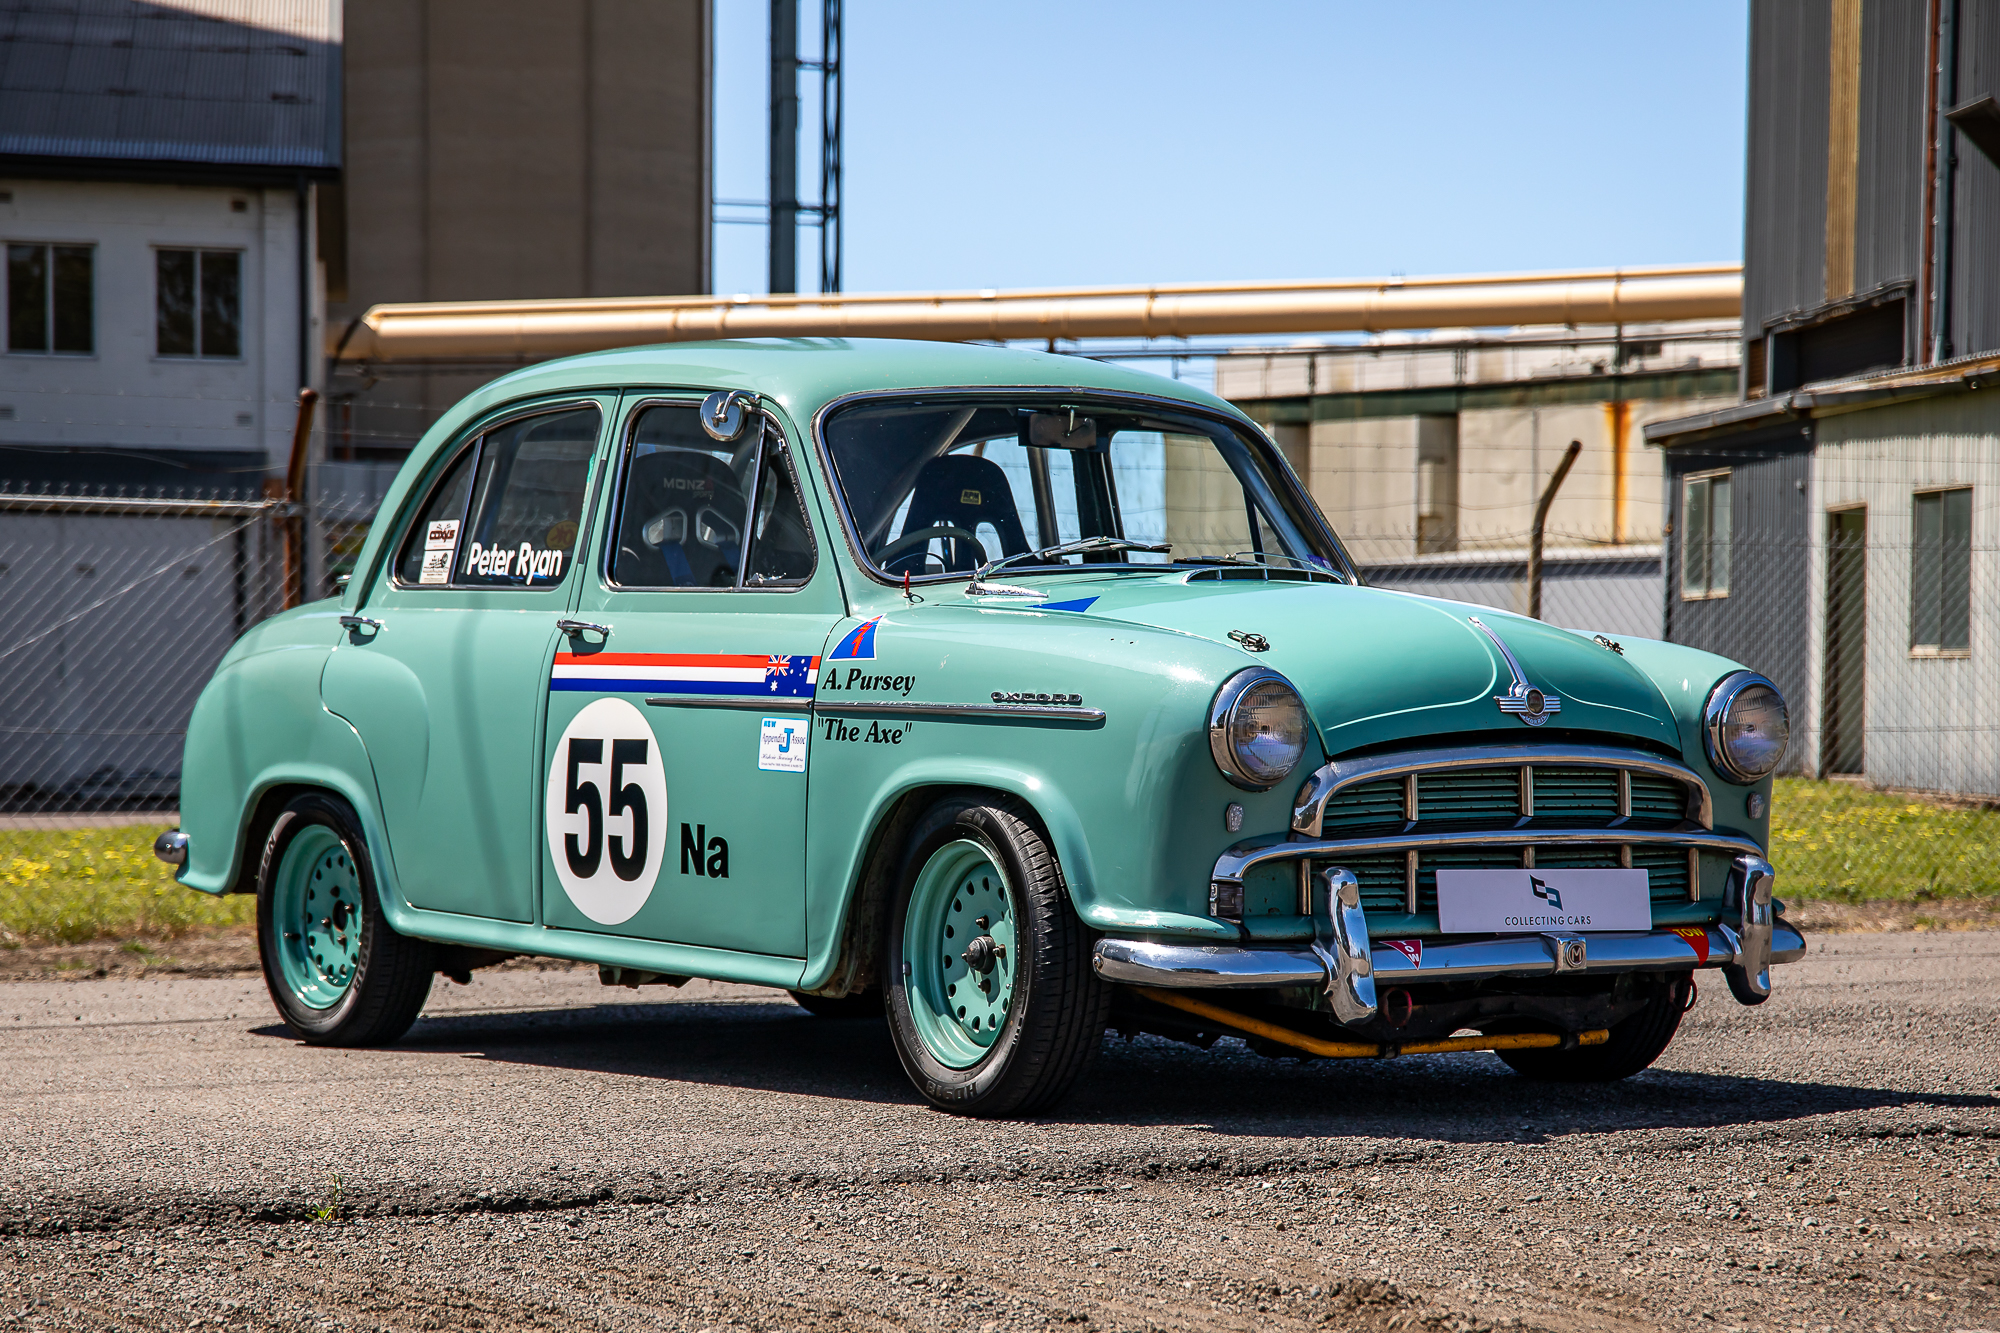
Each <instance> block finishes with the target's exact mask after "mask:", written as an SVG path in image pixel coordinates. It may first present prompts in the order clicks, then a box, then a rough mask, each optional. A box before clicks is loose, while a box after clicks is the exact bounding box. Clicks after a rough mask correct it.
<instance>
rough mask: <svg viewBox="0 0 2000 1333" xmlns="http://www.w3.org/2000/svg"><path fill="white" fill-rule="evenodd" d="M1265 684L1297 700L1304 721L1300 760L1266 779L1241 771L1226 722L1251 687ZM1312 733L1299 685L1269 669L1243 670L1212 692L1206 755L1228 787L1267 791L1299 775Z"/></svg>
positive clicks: (1309, 716)
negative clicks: (1210, 758) (1272, 682)
mask: <svg viewBox="0 0 2000 1333" xmlns="http://www.w3.org/2000/svg"><path fill="white" fill-rule="evenodd" d="M1266 681H1275V682H1276V683H1277V684H1279V685H1282V686H1284V687H1285V689H1286V690H1287V691H1289V692H1290V693H1291V696H1292V697H1293V698H1294V699H1296V700H1298V704H1299V716H1300V718H1301V720H1302V722H1303V734H1302V736H1301V742H1302V743H1301V745H1300V746H1299V757H1298V758H1297V759H1294V760H1293V761H1292V762H1291V763H1290V764H1289V765H1288V766H1287V767H1286V768H1285V771H1284V772H1282V773H1279V774H1276V775H1275V776H1273V777H1271V778H1270V779H1269V780H1265V779H1262V778H1256V777H1252V776H1251V775H1250V774H1248V773H1246V772H1244V771H1243V768H1242V766H1241V764H1240V763H1238V761H1237V758H1236V750H1235V747H1234V746H1232V745H1230V743H1229V722H1230V718H1231V717H1232V716H1234V714H1235V712H1236V705H1237V704H1239V703H1241V702H1242V700H1243V696H1244V695H1245V694H1248V693H1249V692H1250V690H1251V688H1252V687H1253V686H1257V685H1261V684H1263V683H1265V682H1266ZM1311 734H1312V713H1311V711H1310V710H1308V709H1307V708H1306V700H1305V696H1304V695H1302V694H1300V693H1299V687H1298V686H1296V685H1294V684H1292V682H1291V681H1289V680H1287V679H1286V678H1285V677H1284V675H1283V674H1281V673H1280V672H1276V671H1273V670H1271V669H1270V668H1269V667H1245V668H1244V669H1243V670H1241V671H1239V672H1237V673H1236V674H1235V675H1233V676H1231V677H1230V678H1229V679H1228V680H1225V681H1223V682H1222V688H1221V689H1219V690H1217V691H1216V692H1215V699H1214V702H1212V703H1211V704H1210V705H1209V708H1208V752H1209V755H1210V757H1212V758H1213V759H1214V760H1215V766H1216V767H1217V768H1218V769H1220V770H1221V771H1222V776H1223V777H1225V778H1227V779H1228V780H1229V782H1230V784H1231V785H1233V786H1237V787H1241V788H1242V789H1243V790H1244V791H1269V790H1271V788H1273V787H1275V786H1277V785H1278V784H1279V783H1281V782H1283V781H1284V780H1285V779H1286V778H1288V777H1290V776H1291V775H1292V774H1294V773H1296V772H1298V768H1299V764H1300V763H1302V762H1303V761H1304V759H1305V752H1306V749H1307V748H1308V747H1309V746H1310V744H1311V739H1310V738H1311Z"/></svg>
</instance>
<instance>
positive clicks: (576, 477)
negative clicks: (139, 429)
mask: <svg viewBox="0 0 2000 1333" xmlns="http://www.w3.org/2000/svg"><path fill="white" fill-rule="evenodd" d="M1788 739H1789V733H1788V723H1787V718H1786V711H1785V704H1784V701H1783V700H1782V699H1781V698H1780V697H1779V694H1778V692H1777V690H1776V689H1775V688H1774V687H1773V686H1772V685H1771V683H1770V682H1769V681H1767V680H1765V679H1764V678H1763V677H1761V676H1758V675H1756V674H1755V673H1753V672H1750V671H1746V670H1744V669H1743V668H1741V667H1739V666H1738V665H1737V664H1735V663H1732V662H1728V661H1725V660H1723V659H1721V658H1718V657H1714V656H1711V655H1709V654H1706V653H1702V652H1698V651H1695V650H1692V649H1689V648H1685V647H1679V646H1675V645H1672V644H1667V643H1653V642H1636V641H1632V640H1627V641H1625V642H1624V643H1623V644H1618V643H1614V642H1612V641H1611V640H1610V639H1608V638H1605V637H1603V636H1592V635H1589V634H1582V633H1575V632H1571V631H1568V630H1562V629H1557V628H1555V627H1553V626H1550V625H1546V624H1543V623H1541V622H1539V621H1536V620H1528V619H1523V618H1522V617H1519V616H1515V615H1510V614H1507V613H1505V612H1501V611H1496V610H1492V609H1490V608H1485V607H1479V606H1471V605H1465V604H1460V603H1454V602H1446V601H1437V600H1432V599H1429V598H1424V597H1419V596H1413V595H1410V594H1406V593H1399V592H1389V591H1382V590H1378V589H1372V588H1369V587H1367V586H1366V585H1365V584H1364V582H1363V580H1362V579H1361V578H1360V577H1359V576H1358V575H1357V573H1356V571H1355V568H1354V566H1353V564H1352V563H1351V562H1350V561H1349V559H1348V557H1347V555H1346V553H1345V552H1344V551H1343V549H1342V547H1341V545H1340V543H1339V541H1338V539H1337V538H1336V537H1335V536H1334V534H1333V533H1332V531H1330V530H1329V528H1328V526H1327V524H1326V521H1325V519H1324V518H1323V517H1322V516H1321V514H1320V512H1319V510H1318V509H1317V508H1316V507H1315V505H1314V504H1313V501H1312V499H1311V497H1310V496H1309V495H1308V493H1307V491H1306V489H1305V487H1304V486H1303V485H1301V484H1300V482H1299V480H1298V478H1297V477H1296V476H1294V475H1293V474H1292V472H1290V471H1289V470H1288V469H1287V467H1286V464H1285V462H1284V460H1283V458H1282V456H1281V454H1280V453H1279V451H1278V450H1277V449H1276V448H1275V447H1274V446H1273V444H1272V443H1271V441H1270V440H1269V439H1268V438H1266V436H1265V435H1264V434H1263V433H1262V432H1261V431H1260V430H1259V429H1258V428H1257V427H1256V426H1255V425H1254V424H1253V423H1252V422H1251V421H1250V420H1249V419H1248V418H1247V417H1245V416H1244V415H1243V414H1242V413H1240V412H1239V411H1237V410H1236V409H1235V408H1232V407H1231V406H1229V405H1228V404H1227V403H1225V402H1223V401H1221V400H1220V399H1217V398H1215V397H1213V396H1211V395H1209V394H1207V393H1204V392H1201V391H1199V390H1196V389H1192V388H1189V387H1187V386H1183V385H1180V384H1176V383H1173V382H1170V381H1168V380H1164V379H1161V378H1157V377H1155V376H1152V375H1148V374H1144V373H1140V372H1136V371H1131V370H1126V369H1121V368H1118V367H1114V366H1108V365H1104V364H1099V363H1095V362H1092V361H1088V360H1083V359H1078V358H1068V357H1056V356H1045V355H1041V354H1038V353H1025V352H1016V351H1007V350H998V349H992V348H976V347H967V346H957V345H949V344H933V343H901V342H865V341H856V342H826V343H810V342H782V343H781V342H740V343H714V344H688V345H676V346H665V347H652V348H637V349H631V350H625V351H619V352H611V353H603V354H597V355H591V356H583V357H576V358H573V359H569V360H564V361H557V362H551V363H547V364H543V365H538V366H535V367H533V368H530V369H527V370H523V371H520V372H517V373H515V374H511V375H508V376H506V377H504V378H502V379H499V380H496V381H494V382H493V383H491V384H489V385H487V386H486V387H484V388H482V389H480V390H479V391H478V392H476V393H474V394H473V395H472V396H471V397H469V398H467V399H466V400H465V401H464V402H462V403H460V404H459V405H458V406H456V407H455V408H453V409H452V410H451V411H450V412H449V413H447V414H446V415H445V416H444V418H443V419H442V420H440V421H439V422H438V423H437V425H436V426H435V427H434V428H433V429H432V430H431V431H430V432H429V433H428V434H427V435H426V436H425V437H424V439H423V441H422V442H421V443H420V444H419V445H418V446H417V448H416V449H415V450H414V451H413V452H412V453H411V454H410V456H409V459H408V461H407V462H406V463H405V464H404V466H403V469H402V472H401V474H400V475H399V476H398V477H397V479H396V482H395V484H394V486H393V487H392V488H391V490H390V492H389V494H388V496H387V497H386V499H385V500H384V501H383V504H382V508H381V512H380V516H379V518H378V520H377V521H376V523H375V524H374V526H373V528H372V529H371V530H370V532H369V535H368V539H367V544H366V545H365V547H364V548H363V550H362V551H361V553H360V556H359V560H358V563H357V565H356V567H355V572H354V574H353V577H352V579H351V581H350V582H349V583H348V584H347V585H346V587H345V589H344V591H343V592H342V594H341V596H340V598H339V599H338V601H337V602H335V601H326V602H320V603H315V604H311V605H308V606H304V607H301V608H298V609H296V610H293V611H290V612H287V613H285V614H283V615H279V616H276V617H274V618H272V619H269V620H266V621H264V622H263V623H261V624H259V625H258V626H256V627H255V628H254V629H252V630H251V631H250V632H248V633H247V634H245V635H244V636H243V638H242V639H241V640H240V641H239V642H238V643H237V644H236V645H235V646H234V647H233V648H232V649H231V650H230V652H229V654H228V655H227V657H225V658H224V659H223V661H222V663H221V665H220V666H219V667H218V668H217V670H216V672H215V676H214V678H213V680H211V681H210V683H209V685H208V687H207V689H206V690H205V691H204V693H203V694H202V696H201V699H200V702H199V704H198V705H197V706H196V708H195V711H194V714H193V717H192V720H191V721H190V723H189V726H188V735H187V750H186V759H185V767H184V773H183V779H182V798H181V810H182V821H183V822H182V828H181V829H178V830H174V831H171V832H169V833H166V834H163V835H162V836H161V839H160V842H159V845H158V852H159V854H160V855H161V857H162V858H163V859H166V860H168V861H170V862H172V863H174V864H175V865H177V866H178V867H179V869H178V872H177V873H178V877H179V878H180V880H181V881H182V882H183V883H184V884H186V885H188V886H189V887H191V888H194V889H198V890H201V891H202V892H205V893H216V894H222V893H254V894H256V895H257V923H258V938H259V943H260V949H261V954H262V960H263V968H264V975H265V978H266V981H267V982H268V984H269V988H270V992H271V997H272V999H273V1000H274V1001H275V1003H276V1005H277V1007H278V1010H279V1012H280V1014H281V1015H282V1016H283V1018H284V1020H285V1022H286V1023H287V1024H289V1025H290V1026H291V1028H292V1029H293V1030H294V1031H295V1032H296V1033H297V1034H298V1035H299V1036H300V1037H302V1038H303V1039H305V1040H306V1041H309V1042H317V1043H326V1044H332V1045H360V1044H367V1043H380V1042H388V1041H393V1040H395V1039H396V1038H398V1037H400V1036H401V1035H402V1034H403V1033H404V1032H405V1031H406V1030H407V1029H408V1028H409V1027H410V1025H411V1023H412V1022H414V1021H415V1019H416V1017H417V1014H418V1012H419V1010H420V1009H421V1008H422V1006H423V1004H424V1002H425V999H426V997H427V996H428V994H429V991H430V987H431V985H432V981H433V978H434V977H435V976H436V975H437V974H439V973H443V974H444V975H446V976H448V977H451V978H453V979H454V980H457V981H461V982H463V981H465V980H466V979H467V975H468V973H469V971H470V970H471V969H472V968H475V967H479V966H484V965H488V964H491V963H494V962H498V961H501V960H503V959H506V958H509V957H513V956H517V955H541V956H547V957H555V958H563V959H572V960H579V961H583V962H587V963H595V964H597V965H598V967H599V970H600V976H601V978H602V979H603V980H604V981H605V982H606V983H607V984H620V985H628V986H634V985H647V984H655V983H657V984H666V985H677V984H680V983H681V982H683V981H685V980H686V979H688V978H690V977H706V978H714V979H719V980H726V981H736V982H748V983H754V984H758V985H764V986H773V987H781V988H784V989H786V990H788V991H790V992H791V993H792V994H793V996H794V997H795V998H796V999H797V1000H798V1002H799V1003H800V1004H801V1005H803V1006H804V1007H805V1008H806V1009H808V1010H810V1011H812V1012H813V1013H815V1014H819V1015H822V1016H827V1017H836V1018H838V1017H855V1016H864V1015H866V1016H886V1021H887V1023H888V1026H889V1030H890V1033H891V1034H892V1038H893V1041H894V1043H895V1047H896V1049H897V1051H898V1053H899V1055H900V1057H901V1060H902V1063H903V1065H904V1067H905V1069H907V1071H908V1072H909V1075H910V1078H911V1081H912V1082H913V1083H914V1084H915V1085H916V1087H917V1089H918V1091H919V1092H920V1093H921V1094H922V1095H923V1096H924V1097H926V1098H928V1099H929V1100H930V1101H931V1102H933V1103H934V1104H936V1105H937V1106H940V1107H943V1108H946V1109H949V1110H954V1111H961V1112H966V1113H972V1114H980V1115H1007V1114H1028V1113H1033V1112H1036V1111H1039V1110H1042V1109H1044V1108H1046V1107H1048V1106H1049V1105H1051V1104H1052V1103H1053V1102H1054V1101H1055V1100H1056V1099H1057V1098H1059V1097H1060V1096H1062V1095H1063V1094H1064V1092H1066V1091H1067V1090H1068V1089H1069V1088H1070V1087H1071V1086H1072V1085H1073V1084H1074V1083H1075V1082H1076V1080H1077V1078H1078V1076H1079V1075H1080V1074H1081V1073H1082V1071H1083V1070H1084V1068H1085V1067H1086V1065H1087V1064H1088V1063H1089V1061H1090V1059H1091V1056H1092V1054H1093V1052H1094V1051H1095V1050H1096V1048H1097V1047H1098V1046H1099V1044H1100V1043H1101V1041H1102V1039H1103V1036H1104V1034H1105V1032H1106V1031H1107V1030H1115V1031H1120V1032H1124V1033H1127V1034H1132V1033H1140V1032H1145V1033H1151V1034H1155V1035H1158V1036H1163V1037H1167V1038H1172V1039H1179V1040H1185V1041H1190V1042H1193V1043H1195V1044H1197V1045H1201V1046H1207V1045H1209V1044H1211V1043H1212V1042H1213V1041H1214V1040H1215V1039H1216V1038H1217V1037H1218V1036H1222V1035H1231V1036H1238V1037H1242V1038H1244V1039H1246V1040H1247V1041H1248V1042H1249V1043H1250V1045H1251V1046H1252V1047H1253V1048H1254V1049H1257V1050H1259V1051H1262V1052H1264V1053H1267V1054H1272V1055H1284V1056H1302V1057H1313V1056H1325V1057H1342V1056H1376V1057H1380V1056H1392V1055H1396V1054H1399V1053H1413V1052H1427V1051H1447V1050H1492V1051H1495V1052H1497V1053H1498V1054H1499V1056H1500V1058H1502V1059H1503V1060H1505V1061H1506V1062H1507V1063H1508V1064H1509V1065H1510V1066H1512V1067H1513V1068H1514V1069H1515V1070H1518V1071H1519V1072H1520V1073H1522V1074H1525V1075H1528V1076H1530V1077H1533V1078H1540V1079H1553V1080H1571V1081H1589V1080H1608V1079H1616V1078H1622V1077H1624V1076H1626V1075H1629V1074H1631V1073H1634V1072H1636V1071H1638V1070H1640V1069H1643V1068H1645V1067H1646V1066H1647V1065H1648V1064H1650V1063H1651V1062H1652V1061H1653V1060H1654V1059H1655V1058H1657V1057H1658V1056H1659V1054H1660V1053H1661V1051H1663V1050H1664V1049H1665V1047H1666V1045H1667V1043H1668V1042H1669V1041H1670V1040H1671V1039H1672V1037H1673V1035H1674V1031H1675V1029H1676V1027H1677V1026H1678V1024H1679V1021H1680V1016H1681V1014H1682V1013H1683V1012H1684V1011H1685V1010H1686V1008H1687V1007H1688V1006H1689V1005H1690V1004H1691V1003H1692V1002H1693V997H1694V993H1695V991H1694V973H1695V972H1696V971H1697V970H1698V969H1703V968H1719V969H1721V970H1722V972H1723V975H1724V976H1725V978H1726V979H1727V981H1728V984H1729V986H1730V989H1731V990H1732V991H1733V992H1734V993H1735V995H1736V997H1737V999H1739V1000H1741V1001H1742V1002H1743V1003H1745V1004H1756V1003H1758V1002H1760V1001H1761V1000H1763V999H1764V998H1765V997H1766V996H1767V995H1768V994H1769V993H1770V984H1771V983H1770V970H1771V967H1772V965H1773V964H1776V963H1781V962H1786V961H1790V960H1793V959H1796V958H1798V957H1799V956H1801V954H1802V953H1803V951H1804V948H1805V944H1804V941H1803V939H1802V938H1801V937H1800V936H1799V934H1798V932H1797V931H1795V930H1793V929H1792V928H1791V927H1790V926H1788V925H1787V924H1785V923H1784V922H1783V921H1782V920H1781V919H1780V918H1779V905H1778V904H1777V903H1775V902H1774V901H1773V898H1772V889H1773V886H1774V877H1773V874H1772V870H1771V866H1770V864H1769V862H1768V861H1767V860H1766V859H1765V849H1766V847H1767V845H1768V839H1769V823H1768V819H1769V798H1770V774H1771V773H1772V771H1773V770H1774V769H1775V768H1776V767H1777V766H1778V764H1779V762H1780V759H1781V758H1782V756H1783V754H1784V752H1785V749H1786V745H1787V742H1788Z"/></svg>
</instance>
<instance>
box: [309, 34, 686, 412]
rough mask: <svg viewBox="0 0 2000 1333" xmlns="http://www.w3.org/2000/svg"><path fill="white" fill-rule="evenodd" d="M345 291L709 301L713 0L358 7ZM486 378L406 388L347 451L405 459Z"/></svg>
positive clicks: (378, 298)
mask: <svg viewBox="0 0 2000 1333" xmlns="http://www.w3.org/2000/svg"><path fill="white" fill-rule="evenodd" d="M346 28H347V45H346V92H347V96H346V118H347V168H346V178H345V182H344V188H345V192H346V206H345V218H346V233H347V235H346V259H347V263H346V282H345V286H344V288H341V289H338V290H336V291H335V292H334V296H335V297H336V298H337V299H336V300H335V301H334V302H333V304H332V306H331V313H332V318H333V319H334V320H336V321H338V322H339V323H340V324H343V325H344V324H345V323H346V321H348V320H349V319H351V318H353V317H355V316H357V315H359V314H361V313H362V312H363V311H365V310H366V309H367V308H368V307H369V306H371V305H374V304H376V303H378V302H393V301H454V300H504V299H520V298H535V297H561V296H654V295H672V294H678V293H691V292H705V291H707V290H708V283H709V202H708V201H709V193H710V188H709V176H710V130H709V88H710V83H711V78H710V53H711V41H712V31H713V21H712V15H711V12H710V5H709V0H350V3H349V4H348V5H347V10H346ZM487 378H490V376H489V375H485V374H475V375H465V374H451V375H446V374H434V375H419V376H414V377H411V376H400V377H398V378H396V379H394V380H392V381H389V382H386V383H385V384H383V385H381V386H378V387H377V388H376V389H374V390H371V391H368V392H366V393H364V394H363V395H362V397H361V399H360V401H359V402H358V403H357V404H356V406H355V408H354V411H356V412H357V413H358V414H359V415H358V419H356V420H353V421H351V422H349V423H348V425H349V428H350V434H349V435H348V436H345V437H343V438H350V439H352V440H354V441H355V442H356V443H359V444H361V445H362V446H363V447H366V446H367V444H369V443H371V442H372V443H375V444H381V445H388V446H392V447H393V446H395V445H396V444H398V443H402V444H407V443H409V442H410V441H412V440H414V439H415V437H416V435H417V434H419V433H421V431H422V430H423V428H424V427H425V426H427V425H428V424H429V421H430V419H432V418H433V417H434V416H435V415H436V414H437V413H438V412H440V411H442V410H443V409H444V408H446V407H448V406H449V405H450V404H451V403H452V402H454V401H456V400H457V398H459V397H460V396H462V395H463V394H464V393H465V392H467V391H469V390H470V389H471V388H472V387H474V386H476V385H477V384H479V383H481V382H483V381H484V380H485V379H487Z"/></svg>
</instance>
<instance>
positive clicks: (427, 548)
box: [417, 518, 458, 583]
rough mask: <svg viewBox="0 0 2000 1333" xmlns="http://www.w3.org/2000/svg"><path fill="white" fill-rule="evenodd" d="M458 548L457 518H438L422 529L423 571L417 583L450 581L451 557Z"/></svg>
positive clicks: (418, 576)
mask: <svg viewBox="0 0 2000 1333" xmlns="http://www.w3.org/2000/svg"><path fill="white" fill-rule="evenodd" d="M457 550H458V520H457V519H455V518H440V519H437V520H435V521H434V522H432V523H431V525H430V526H429V527H427V528H425V529H424V565H423V572H422V573H420V574H418V575H417V582H419V583H449V582H451V557H452V555H453V553H454V552H456V551H457Z"/></svg>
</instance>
